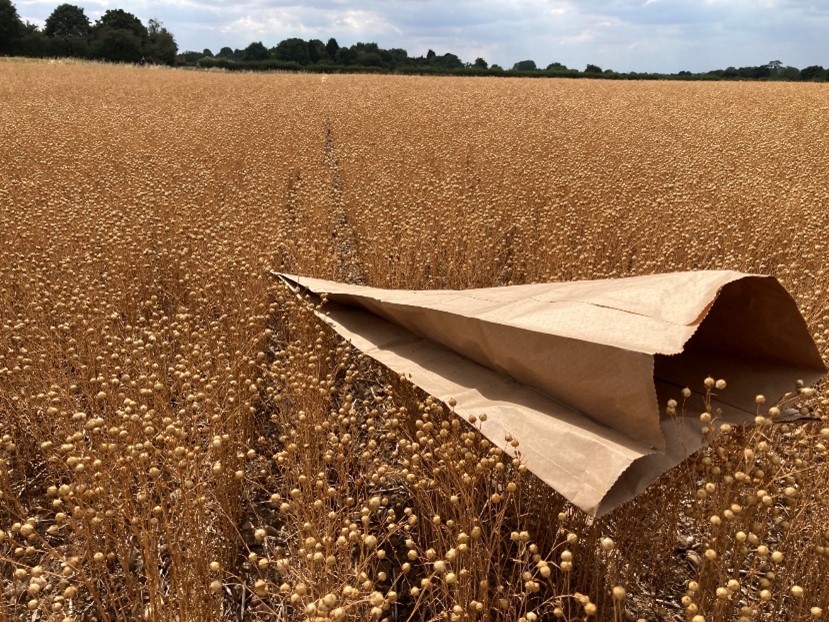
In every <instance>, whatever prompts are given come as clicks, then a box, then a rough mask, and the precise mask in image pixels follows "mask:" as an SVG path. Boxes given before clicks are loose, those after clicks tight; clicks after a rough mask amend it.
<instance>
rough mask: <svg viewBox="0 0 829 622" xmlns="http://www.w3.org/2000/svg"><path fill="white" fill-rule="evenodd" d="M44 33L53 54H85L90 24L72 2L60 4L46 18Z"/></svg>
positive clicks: (81, 10)
mask: <svg viewBox="0 0 829 622" xmlns="http://www.w3.org/2000/svg"><path fill="white" fill-rule="evenodd" d="M44 33H45V34H46V36H47V37H49V40H50V41H49V44H50V45H49V48H50V54H52V55H53V56H76V57H77V56H86V55H87V54H88V52H89V35H90V34H91V33H92V24H91V23H90V22H89V18H88V17H87V16H86V15H85V14H84V12H83V9H82V8H80V7H78V6H75V5H74V4H61V5H59V6H58V7H57V8H56V9H55V10H54V11H52V14H51V15H50V16H49V17H47V18H46V26H45V28H44Z"/></svg>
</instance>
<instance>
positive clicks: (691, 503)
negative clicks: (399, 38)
mask: <svg viewBox="0 0 829 622" xmlns="http://www.w3.org/2000/svg"><path fill="white" fill-rule="evenodd" d="M827 266H829V88H827V86H826V85H822V84H820V85H818V84H791V83H788V84H786V83H690V82H687V83H686V82H683V83H679V82H612V81H603V80H569V81H568V80H552V79H544V80H530V79H475V78H436V77H429V78H426V77H394V76H346V75H337V76H333V75H332V76H320V75H290V74H269V75H262V74H259V75H253V74H239V75H237V74H225V73H211V72H194V71H182V70H169V69H155V68H138V67H127V66H105V65H96V64H81V63H71V62H65V63H55V62H34V61H22V60H13V59H12V60H9V59H6V60H2V61H0V621H6V620H57V621H61V620H63V621H70V620H75V621H77V622H80V621H87V620H89V621H92V620H96V621H100V622H104V621H116V620H117V621H125V622H128V621H130V622H131V621H135V620H150V621H170V622H172V621H178V622H197V621H212V620H228V621H229V620H257V621H259V620H263V621H264V620H284V621H289V622H293V621H299V620H314V621H321V620H344V621H351V622H360V621H364V620H372V619H378V620H382V619H385V620H394V621H412V622H414V621H418V622H425V621H433V620H434V621H438V620H446V621H470V622H471V621H473V620H482V621H493V622H494V621H499V622H500V621H504V622H507V621H509V622H516V621H519V622H529V621H540V620H555V619H565V620H581V619H586V618H588V619H598V620H613V621H614V622H617V621H621V620H637V619H644V620H649V621H650V620H687V621H689V622H690V621H693V622H702V621H703V620H705V621H708V622H711V621H715V620H723V621H725V620H740V621H746V620H768V621H771V620H793V621H794V620H803V621H805V620H812V619H820V618H821V617H823V619H829V463H827V444H829V427H828V425H827V423H826V413H827V408H826V407H827V397H826V393H825V389H822V388H821V387H820V386H818V387H817V390H816V391H814V390H812V389H810V388H807V387H801V388H798V387H796V386H794V385H793V386H792V394H791V395H789V396H788V397H787V398H786V402H785V404H782V405H779V404H778V398H780V396H765V399H763V398H760V397H758V400H757V401H758V405H757V416H758V419H757V423H758V425H757V426H755V427H752V428H748V429H741V428H735V429H731V430H723V434H722V435H721V436H720V438H719V439H718V440H717V441H716V442H715V443H714V444H713V445H712V446H711V447H709V448H708V449H706V450H703V452H701V453H700V454H699V455H695V456H693V457H692V458H691V459H689V460H688V461H687V462H686V463H685V464H684V465H682V466H681V467H678V468H677V469H675V470H674V471H672V472H670V473H668V474H667V475H665V476H663V477H662V478H661V479H660V480H659V481H658V482H657V483H656V484H654V485H653V486H651V487H650V488H649V489H648V491H647V492H646V493H645V494H644V495H642V496H640V497H639V498H637V499H636V500H635V501H633V502H631V503H629V504H627V505H625V506H622V507H621V508H619V509H618V510H616V511H614V512H613V513H612V514H610V515H609V516H608V517H606V518H603V519H601V520H595V521H594V520H590V519H589V518H588V517H587V516H585V515H583V514H582V513H581V512H580V511H578V510H576V509H574V508H573V507H571V506H569V505H567V503H565V501H564V500H563V499H562V498H561V497H559V496H558V495H557V494H555V493H554V492H552V491H550V490H549V489H547V488H546V487H544V486H543V485H541V484H540V483H539V482H537V481H536V480H535V479H534V478H533V476H532V475H531V474H530V473H528V472H527V471H526V470H525V469H524V468H523V467H522V466H521V464H520V462H519V461H513V459H511V458H508V457H507V456H506V455H504V454H502V453H501V451H500V450H498V449H497V448H495V447H492V446H490V445H489V444H488V443H487V441H486V440H485V439H483V438H482V437H481V435H480V433H479V432H478V431H477V429H478V427H479V426H482V425H484V426H485V425H486V423H485V422H484V423H482V422H481V421H480V419H479V420H477V421H473V422H471V423H470V422H466V421H460V419H459V418H457V417H455V416H454V415H453V414H452V413H451V411H450V409H449V407H447V406H446V405H443V404H441V403H438V402H436V401H435V400H433V399H431V398H430V397H429V396H427V395H424V394H422V393H420V392H418V391H417V390H415V389H414V388H413V387H412V386H411V385H410V384H409V383H408V382H407V381H406V380H405V379H401V378H397V377H394V376H393V375H392V374H390V373H389V372H388V371H386V370H384V369H382V368H380V367H379V366H377V365H375V364H372V363H371V362H370V361H369V360H368V359H366V358H364V357H362V356H361V355H360V354H359V352H357V351H355V350H352V349H350V348H349V347H348V346H347V344H344V343H342V342H340V341H338V339H337V338H336V337H335V335H334V334H333V333H332V332H331V331H329V330H328V329H326V328H325V327H324V325H322V324H320V323H319V322H318V321H317V320H316V319H315V316H314V315H313V313H312V311H311V310H310V309H309V308H308V306H307V305H306V304H303V303H301V302H299V301H297V300H296V299H295V297H294V296H293V294H291V293H289V292H287V291H286V290H285V289H284V288H283V286H281V285H279V284H278V283H277V282H276V281H275V280H274V279H273V278H272V277H271V276H270V275H269V270H271V269H276V270H284V271H289V272H293V273H297V274H305V275H309V276H316V277H322V278H331V279H338V280H343V281H348V282H354V283H365V284H369V285H376V286H384V287H405V288H412V289H417V288H465V287H473V286H474V287H483V286H497V285H505V284H508V283H526V282H533V281H552V280H572V279H586V278H604V277H616V276H627V275H638V274H648V273H655V272H667V271H674V270H687V269H715V268H716V269H724V268H729V269H736V270H741V271H745V272H758V273H768V274H773V275H775V276H776V277H778V278H779V279H780V281H781V282H782V283H783V284H784V285H785V286H786V287H787V288H788V290H789V291H790V292H791V293H792V294H793V296H794V297H795V299H796V301H797V303H798V305H799V307H800V310H801V312H802V313H803V316H804V317H805V319H806V322H807V323H808V326H809V328H810V330H811V332H812V334H813V336H814V338H815V340H816V342H817V343H818V347H819V348H820V351H821V353H822V355H823V357H824V359H825V360H826V359H827V358H829V283H827ZM727 383H728V379H727V378H725V379H719V378H711V379H706V378H700V379H699V386H700V387H703V386H707V387H708V389H709V391H708V399H706V400H705V401H702V400H700V401H699V402H696V401H694V400H693V399H688V400H686V399H684V398H683V397H682V395H681V394H678V395H677V398H676V399H677V404H675V405H674V404H670V405H668V404H666V405H664V406H665V407H666V408H668V409H669V410H670V411H674V412H677V416H680V415H682V416H692V417H699V419H700V426H701V427H703V428H705V429H709V430H710V429H712V426H717V425H718V423H717V417H716V408H717V405H716V400H717V396H718V395H720V394H723V393H727V391H728V387H727ZM723 387H724V388H723ZM792 404H794V405H795V406H796V407H801V406H802V407H804V408H805V407H809V408H811V409H813V411H812V412H813V414H812V416H813V417H816V418H817V417H821V416H822V417H824V419H823V421H820V420H816V421H812V422H807V423H800V422H798V423H792V422H788V423H786V422H783V423H781V422H779V421H777V422H775V423H771V422H773V421H774V420H775V419H780V418H781V417H784V415H781V414H780V411H781V410H782V411H784V412H785V410H786V408H785V407H787V406H789V405H792ZM778 406H779V408H778ZM804 412H806V411H805V410H804ZM520 442H521V439H520V438H516V439H514V440H513V443H514V444H518V447H519V449H520ZM550 449H551V451H555V442H554V439H553V441H551V445H550Z"/></svg>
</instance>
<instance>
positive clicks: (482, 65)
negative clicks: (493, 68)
mask: <svg viewBox="0 0 829 622" xmlns="http://www.w3.org/2000/svg"><path fill="white" fill-rule="evenodd" d="M472 66H473V67H477V68H478V69H488V68H489V64H488V63H487V62H486V61H485V60H484V59H483V58H481V57H478V58H476V59H475V62H474V63H473V64H472Z"/></svg>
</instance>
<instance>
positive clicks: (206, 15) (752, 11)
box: [13, 0, 829, 73]
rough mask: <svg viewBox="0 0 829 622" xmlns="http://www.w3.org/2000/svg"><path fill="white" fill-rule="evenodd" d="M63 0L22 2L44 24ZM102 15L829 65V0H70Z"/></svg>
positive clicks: (502, 53) (635, 63)
mask: <svg viewBox="0 0 829 622" xmlns="http://www.w3.org/2000/svg"><path fill="white" fill-rule="evenodd" d="M61 1H62V0H13V2H14V4H15V6H16V7H17V12H18V13H19V14H20V17H21V18H22V19H23V20H24V21H31V22H34V23H37V24H41V25H42V23H43V21H44V20H45V19H46V18H47V17H48V16H49V14H50V13H51V12H52V11H53V10H54V8H55V7H56V6H57V5H58V4H60V2H61ZM69 3H71V4H75V5H77V6H80V7H82V8H83V9H84V10H85V13H86V15H87V16H88V17H89V18H90V19H91V20H92V21H94V20H95V19H97V18H98V17H100V16H101V15H102V14H103V13H104V11H106V10H107V9H114V8H120V9H124V10H125V11H128V12H130V13H133V14H135V15H136V16H138V17H139V18H140V19H141V20H142V21H143V22H144V23H146V22H147V20H149V19H150V18H155V19H158V20H160V21H161V22H162V23H163V24H164V26H165V27H166V28H167V29H168V30H169V31H170V32H172V33H173V35H174V36H175V38H176V41H177V43H178V45H179V49H180V50H181V51H184V50H197V51H201V50H203V49H204V48H210V49H211V50H212V51H213V52H214V53H215V52H218V51H219V49H220V48H222V47H224V46H229V47H231V48H244V47H246V46H247V45H248V44H250V43H251V42H254V41H261V42H262V43H264V44H265V45H266V46H267V47H273V46H275V45H276V44H277V43H279V41H281V40H283V39H287V38H289V37H300V38H302V39H322V40H323V41H327V40H328V39H329V38H330V37H334V38H336V39H337V42H338V43H339V44H340V45H343V46H348V45H352V44H353V43H356V42H358V41H364V42H374V43H377V44H378V45H379V46H380V47H382V48H404V49H406V50H407V51H408V53H409V56H420V55H425V54H426V52H427V51H428V50H429V49H432V50H434V51H435V52H436V53H438V54H444V53H446V52H452V53H454V54H457V55H458V56H460V58H461V60H463V61H464V62H473V61H474V60H475V59H476V58H478V57H481V58H483V59H484V60H486V61H487V62H489V63H490V64H492V63H497V64H499V65H501V66H503V67H505V68H510V67H512V65H513V64H514V63H515V62H517V61H520V60H527V59H531V60H534V61H535V62H536V64H537V65H538V66H540V67H546V66H547V65H548V64H550V63H552V62H559V63H562V64H564V65H566V66H568V67H571V68H575V69H584V67H585V65H586V64H587V63H591V64H594V65H599V66H600V67H601V68H603V69H613V70H615V71H623V72H628V71H636V72H661V73H675V72H678V71H682V70H686V71H693V72H701V71H708V70H711V69H723V68H726V67H728V66H735V67H741V66H749V65H751V66H754V65H763V64H766V63H768V62H769V61H772V60H780V61H782V62H783V64H785V65H793V66H795V67H798V68H801V69H802V68H803V67H807V66H809V65H822V66H824V67H825V66H828V65H829V0H353V1H348V0H308V1H306V2H296V1H292V0H240V1H238V2H221V1H219V0H171V1H168V2H158V1H156V0H113V1H110V0H75V1H73V0H69Z"/></svg>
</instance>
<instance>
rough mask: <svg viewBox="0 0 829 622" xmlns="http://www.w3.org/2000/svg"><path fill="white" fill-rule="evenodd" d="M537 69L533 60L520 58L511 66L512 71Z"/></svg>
mask: <svg viewBox="0 0 829 622" xmlns="http://www.w3.org/2000/svg"><path fill="white" fill-rule="evenodd" d="M536 69H538V67H536V65H535V61H534V60H520V61H518V62H517V63H515V64H514V65H513V66H512V70H513V71H535V70H536Z"/></svg>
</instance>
